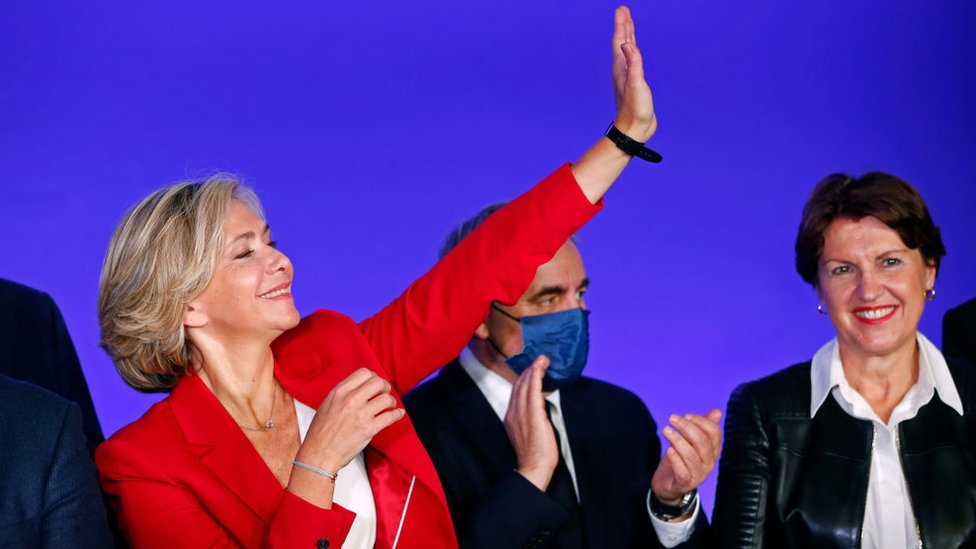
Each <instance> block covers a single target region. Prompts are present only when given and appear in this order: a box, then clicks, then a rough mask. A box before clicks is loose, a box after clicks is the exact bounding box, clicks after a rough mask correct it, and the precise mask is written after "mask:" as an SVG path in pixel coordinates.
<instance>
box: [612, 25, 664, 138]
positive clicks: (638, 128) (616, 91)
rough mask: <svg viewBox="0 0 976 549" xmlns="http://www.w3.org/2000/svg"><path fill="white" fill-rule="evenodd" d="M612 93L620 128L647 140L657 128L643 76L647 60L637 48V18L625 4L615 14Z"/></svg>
mask: <svg viewBox="0 0 976 549" xmlns="http://www.w3.org/2000/svg"><path fill="white" fill-rule="evenodd" d="M611 75H612V77H613V97H614V100H615V101H616V104H617V118H616V120H615V121H614V124H615V125H616V126H617V129H619V130H620V131H622V132H624V133H625V134H627V135H628V136H629V137H631V138H633V139H635V140H637V141H647V140H648V139H649V138H650V137H651V136H652V135H654V132H655V131H657V118H656V117H655V116H654V99H653V97H652V96H651V88H650V86H648V85H647V80H645V78H644V61H643V58H642V56H641V52H640V50H639V49H638V48H637V37H636V35H635V34H634V20H633V19H632V18H631V16H630V10H629V9H627V7H626V6H620V7H619V8H617V11H615V12H614V16H613V66H612V68H611Z"/></svg>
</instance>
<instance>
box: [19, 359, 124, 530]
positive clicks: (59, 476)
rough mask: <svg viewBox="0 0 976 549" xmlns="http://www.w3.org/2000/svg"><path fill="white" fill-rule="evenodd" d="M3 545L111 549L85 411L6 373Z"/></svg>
mask: <svg viewBox="0 0 976 549" xmlns="http://www.w3.org/2000/svg"><path fill="white" fill-rule="evenodd" d="M0 417H2V418H3V421H0V440H2V441H3V443H2V449H0V486H3V497H2V498H0V547H67V546H78V547H112V546H113V540H112V536H111V534H110V533H109V529H108V522H107V517H106V514H105V508H104V505H103V501H102V495H101V491H100V490H99V487H98V479H97V477H96V473H95V466H94V464H93V463H92V460H91V456H90V455H89V453H88V448H87V445H86V443H85V437H84V434H83V433H82V429H81V413H80V411H79V409H78V406H77V405H76V404H74V403H72V402H70V401H68V400H65V399H64V398H62V397H60V396H58V395H55V394H54V393H52V392H50V391H47V390H46V389H43V388H40V387H37V386H35V385H32V384H30V383H26V382H23V381H20V380H16V379H13V378H10V377H7V376H3V375H0Z"/></svg>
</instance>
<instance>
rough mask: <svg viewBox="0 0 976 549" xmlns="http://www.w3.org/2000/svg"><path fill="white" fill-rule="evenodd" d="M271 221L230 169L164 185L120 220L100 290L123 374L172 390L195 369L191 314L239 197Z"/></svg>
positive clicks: (101, 313) (101, 309) (104, 326)
mask: <svg viewBox="0 0 976 549" xmlns="http://www.w3.org/2000/svg"><path fill="white" fill-rule="evenodd" d="M232 198H233V199H237V200H240V201H242V202H243V203H245V204H246V205H247V206H248V207H250V208H251V209H252V210H254V212H255V213H256V214H257V215H258V216H259V217H261V218H262V219H263V218H264V214H263V211H262V208H261V203H260V202H259V201H258V199H257V196H255V195H254V192H253V191H252V190H251V189H249V188H247V187H245V186H243V185H241V184H240V183H239V182H238V180H237V179H236V178H234V177H232V176H229V175H226V174H219V175H215V176H213V177H211V178H209V179H207V180H206V181H203V182H184V183H177V184H175V185H171V186H169V187H166V188H163V189H160V190H158V191H156V192H154V193H152V194H151V195H149V196H148V197H146V198H145V199H144V200H143V201H142V202H140V203H139V204H137V205H136V206H135V207H134V208H132V209H131V210H129V212H128V213H126V214H125V216H124V217H123V218H122V221H120V222H119V225H118V227H117V228H116V229H115V234H114V235H113V236H112V240H111V242H110V243H109V246H108V251H107V252H106V253H105V261H104V263H103V265H102V275H101V281H100V284H99V286H100V287H99V293H98V322H99V326H100V328H101V332H102V342H101V345H102V347H103V348H104V349H105V350H106V351H107V352H108V354H109V355H110V356H111V357H112V360H113V362H114V363H115V368H116V369H117V370H118V371H119V374H121V375H122V379H123V380H124V381H125V382H126V383H127V384H128V385H129V386H131V387H133V388H134V389H137V390H139V391H142V392H145V393H157V392H166V391H169V390H170V389H172V388H173V386H175V385H176V382H177V381H179V378H180V377H181V376H182V375H183V374H185V373H186V372H187V369H188V368H189V367H190V362H191V360H190V357H191V351H192V344H191V342H190V341H189V340H188V339H187V338H186V333H185V331H184V328H183V312H184V311H185V310H186V307H187V306H188V305H189V303H190V301H192V300H193V299H195V298H196V297H197V296H198V295H200V293H202V292H203V290H204V289H205V288H206V287H207V285H208V284H209V283H210V279H211V278H212V277H213V273H214V270H215V269H216V265H217V258H218V256H219V254H220V250H221V247H222V246H223V230H224V218H225V217H226V215H227V209H228V207H229V206H230V200H231V199H232Z"/></svg>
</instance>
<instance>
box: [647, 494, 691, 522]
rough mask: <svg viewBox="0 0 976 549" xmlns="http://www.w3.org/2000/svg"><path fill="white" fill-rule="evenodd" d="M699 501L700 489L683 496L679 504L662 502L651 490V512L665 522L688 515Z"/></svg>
mask: <svg viewBox="0 0 976 549" xmlns="http://www.w3.org/2000/svg"><path fill="white" fill-rule="evenodd" d="M697 501H698V490H697V489H695V490H692V491H690V492H688V493H687V494H685V495H684V496H682V497H681V501H680V502H679V503H678V505H667V504H665V503H661V501H660V500H659V499H657V496H655V495H654V492H651V513H654V516H655V517H657V518H659V519H661V520H663V521H664V522H671V521H672V520H674V519H676V518H681V517H683V516H685V515H687V514H688V513H689V512H691V510H692V509H693V508H694V507H695V503H696V502H697Z"/></svg>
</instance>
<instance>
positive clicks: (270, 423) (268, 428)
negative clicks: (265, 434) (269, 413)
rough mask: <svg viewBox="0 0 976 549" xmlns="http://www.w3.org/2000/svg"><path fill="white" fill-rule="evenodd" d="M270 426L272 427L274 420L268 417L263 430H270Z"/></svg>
mask: <svg viewBox="0 0 976 549" xmlns="http://www.w3.org/2000/svg"><path fill="white" fill-rule="evenodd" d="M272 427H274V420H273V419H268V422H267V423H265V424H264V430H265V431H270V430H271V428H272Z"/></svg>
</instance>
